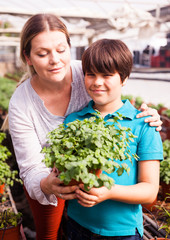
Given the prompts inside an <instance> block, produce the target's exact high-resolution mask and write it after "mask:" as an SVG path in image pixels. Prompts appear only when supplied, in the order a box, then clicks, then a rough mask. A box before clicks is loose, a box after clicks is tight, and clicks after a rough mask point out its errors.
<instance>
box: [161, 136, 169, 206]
mask: <svg viewBox="0 0 170 240" xmlns="http://www.w3.org/2000/svg"><path fill="white" fill-rule="evenodd" d="M163 156H164V160H163V161H162V162H161V163H160V183H161V186H162V197H163V199H164V198H165V197H166V194H167V193H170V140H168V139H167V140H165V141H164V142H163ZM169 199H170V198H168V199H167V201H168V200H169Z"/></svg>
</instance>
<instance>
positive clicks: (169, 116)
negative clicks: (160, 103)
mask: <svg viewBox="0 0 170 240" xmlns="http://www.w3.org/2000/svg"><path fill="white" fill-rule="evenodd" d="M162 114H163V115H166V116H167V117H168V118H170V109H167V110H164V111H163V112H162Z"/></svg>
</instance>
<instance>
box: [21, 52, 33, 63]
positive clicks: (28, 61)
mask: <svg viewBox="0 0 170 240" xmlns="http://www.w3.org/2000/svg"><path fill="white" fill-rule="evenodd" d="M23 53H24V57H25V60H26V61H27V64H28V65H29V66H32V62H31V60H30V58H29V57H28V56H27V55H26V54H25V51H24V52H23Z"/></svg>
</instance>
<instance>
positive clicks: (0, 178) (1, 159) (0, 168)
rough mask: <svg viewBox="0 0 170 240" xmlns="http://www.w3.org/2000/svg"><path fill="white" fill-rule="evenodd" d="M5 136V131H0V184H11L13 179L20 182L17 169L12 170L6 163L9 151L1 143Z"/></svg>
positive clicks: (9, 154)
mask: <svg viewBox="0 0 170 240" xmlns="http://www.w3.org/2000/svg"><path fill="white" fill-rule="evenodd" d="M5 136H6V135H5V133H2V132H0V185H2V184H6V185H9V186H13V184H14V181H19V182H21V180H20V179H18V178H17V174H18V171H17V170H13V171H12V170H11V169H10V166H9V165H8V164H7V163H6V160H7V159H8V157H9V156H11V153H10V151H9V150H8V149H7V147H6V146H3V145H2V141H3V140H4V138H5Z"/></svg>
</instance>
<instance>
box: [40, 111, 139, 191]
mask: <svg viewBox="0 0 170 240" xmlns="http://www.w3.org/2000/svg"><path fill="white" fill-rule="evenodd" d="M121 119H122V115H121V114H118V116H115V117H114V118H113V119H112V120H109V121H110V122H114V123H113V124H110V122H109V121H108V122H105V121H104V119H103V118H102V117H101V116H100V114H99V113H96V114H94V117H91V118H89V119H84V120H83V121H80V120H75V121H73V122H70V123H68V124H66V126H65V125H64V124H60V125H59V127H58V128H57V129H55V130H53V131H51V132H50V133H49V134H48V135H47V139H48V141H47V143H48V146H46V147H44V148H43V150H42V152H43V153H44V160H43V161H44V162H45V164H46V165H47V167H51V168H53V167H54V166H55V167H56V168H57V169H58V170H59V178H60V180H61V181H63V182H64V184H66V185H67V184H69V183H70V182H71V181H72V180H76V181H77V182H82V183H84V187H85V189H86V190H89V189H91V188H92V187H93V186H95V187H101V186H103V185H104V186H106V187H107V188H109V189H110V188H111V186H112V185H113V184H114V181H113V179H112V178H110V177H109V176H108V175H106V174H104V173H101V174H100V176H97V175H96V171H97V170H102V171H105V172H107V173H112V172H114V171H116V172H117V174H118V175H119V176H120V175H122V173H123V172H124V171H126V172H127V173H129V170H130V169H129V167H128V165H127V163H126V161H127V160H130V161H131V155H130V154H129V153H130V150H129V149H128V146H129V142H130V141H133V138H134V137H135V136H134V135H133V134H132V132H131V129H130V128H127V127H122V126H121V125H120V124H119V123H118V120H121ZM133 157H134V158H135V159H137V155H133ZM117 160H120V161H122V164H119V163H118V161H117Z"/></svg>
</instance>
